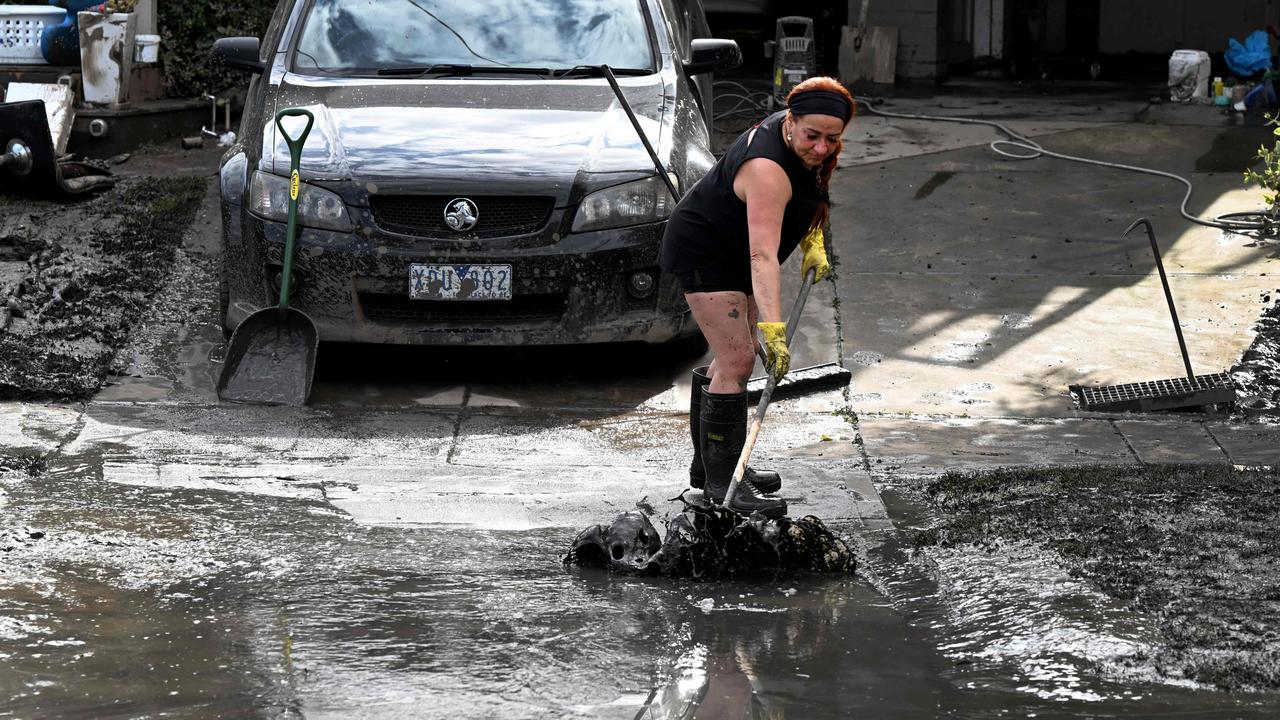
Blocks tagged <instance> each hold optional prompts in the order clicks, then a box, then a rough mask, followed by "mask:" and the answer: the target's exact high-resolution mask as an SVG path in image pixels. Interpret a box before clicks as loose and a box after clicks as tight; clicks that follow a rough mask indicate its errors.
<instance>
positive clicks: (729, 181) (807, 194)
mask: <svg viewBox="0 0 1280 720" xmlns="http://www.w3.org/2000/svg"><path fill="white" fill-rule="evenodd" d="M786 115H787V111H786V110H782V111H779V112H776V113H774V114H772V115H770V116H769V117H767V118H765V119H764V120H762V121H761V122H760V124H759V125H757V126H756V128H755V135H754V136H753V135H752V133H751V131H750V130H748V131H747V132H745V133H743V134H742V135H741V136H739V137H738V139H737V140H736V141H734V143H733V145H732V146H730V147H729V150H728V151H727V152H726V153H725V154H724V157H721V158H720V160H719V161H718V162H716V164H715V165H714V166H713V167H712V168H711V170H710V172H708V173H707V174H706V175H705V176H703V178H702V179H701V180H699V181H698V183H697V184H696V185H694V186H693V189H692V190H690V191H689V193H688V194H686V195H685V196H684V198H682V199H681V200H680V204H679V205H677V206H676V209H675V212H673V213H672V215H671V217H670V218H669V219H668V220H667V228H666V232H665V234H664V236H663V239H662V252H661V259H660V264H661V265H662V269H663V270H666V271H667V272H673V273H680V272H688V271H690V270H694V269H696V268H698V267H699V266H701V265H703V264H704V263H720V264H722V268H721V269H722V270H732V271H734V272H735V274H737V273H741V274H743V275H744V276H745V277H747V278H749V277H750V274H751V251H750V242H749V238H748V235H747V204H746V203H744V202H743V201H742V200H741V199H739V198H738V196H737V195H736V194H734V192H733V179H734V177H735V176H736V175H737V174H738V169H739V168H741V167H742V163H744V162H746V161H747V160H750V159H753V158H768V159H770V160H772V161H774V162H776V163H777V164H778V165H779V166H780V167H781V168H782V169H783V170H784V171H786V173H787V178H788V179H790V180H791V200H790V201H789V202H787V206H786V210H785V211H784V213H783V216H782V236H781V243H780V244H779V247H778V261H779V262H782V261H784V260H786V259H787V257H788V256H790V255H791V252H792V251H793V250H795V249H796V246H797V245H799V244H800V240H801V239H803V238H804V236H805V235H806V234H807V233H808V232H809V224H810V223H811V222H813V214H814V212H815V211H817V209H818V198H819V191H818V174H817V171H816V170H810V169H809V168H807V167H805V164H804V162H802V161H801V160H800V158H799V157H797V156H796V154H795V153H794V152H792V150H791V148H789V147H787V145H786V143H784V142H783V139H782V125H783V122H782V121H783V119H784V118H785V117H786ZM748 138H750V139H751V142H750V144H748V143H747V139H748Z"/></svg>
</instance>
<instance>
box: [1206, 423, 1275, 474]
mask: <svg viewBox="0 0 1280 720" xmlns="http://www.w3.org/2000/svg"><path fill="white" fill-rule="evenodd" d="M1206 427H1207V428H1208V430H1209V432H1210V433H1212V434H1213V438H1214V439H1215V440H1216V441H1217V442H1218V444H1220V445H1221V446H1222V448H1223V450H1224V451H1225V452H1226V453H1227V455H1228V456H1229V457H1230V458H1231V462H1232V464H1234V465H1244V466H1248V467H1272V468H1274V467H1280V426H1276V425H1270V424H1265V425H1264V424H1254V423H1250V424H1234V423H1225V422H1210V423H1207V424H1206Z"/></svg>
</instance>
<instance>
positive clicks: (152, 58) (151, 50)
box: [133, 35, 160, 63]
mask: <svg viewBox="0 0 1280 720" xmlns="http://www.w3.org/2000/svg"><path fill="white" fill-rule="evenodd" d="M159 59H160V36H159V35H135V36H134V38H133V61H134V62H137V63H153V62H157V61H158V60H159Z"/></svg>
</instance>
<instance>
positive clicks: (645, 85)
mask: <svg viewBox="0 0 1280 720" xmlns="http://www.w3.org/2000/svg"><path fill="white" fill-rule="evenodd" d="M284 2H285V3H288V2H289V0H284ZM437 5H440V7H437ZM447 5H448V7H446V4H445V3H435V2H430V1H427V2H418V3H407V2H403V1H395V2H393V1H390V0H388V1H387V2H375V3H355V2H351V1H350V0H315V2H312V3H310V4H308V3H306V2H299V3H297V4H296V5H294V6H293V7H292V11H291V12H289V13H287V14H286V13H283V12H279V11H278V12H277V15H276V17H275V18H273V21H272V25H271V26H270V27H268V30H267V33H266V37H267V38H268V40H267V42H268V43H270V42H273V38H274V42H276V47H274V48H272V47H260V48H259V49H258V53H259V57H260V58H261V63H260V64H261V65H262V68H261V72H262V74H261V76H258V77H255V78H254V81H253V83H252V84H251V86H250V90H249V96H248V99H247V101H246V110H245V114H244V118H243V120H242V123H241V130H242V131H241V135H240V138H239V139H238V141H237V144H236V145H235V146H233V147H232V148H231V149H230V151H228V153H227V154H226V155H225V157H224V160H223V166H222V172H221V182H222V205H223V213H222V215H223V244H224V254H223V258H224V266H223V273H222V281H223V292H222V306H223V324H224V328H225V329H226V330H230V329H233V328H234V327H235V326H236V324H238V323H239V322H241V321H242V320H243V319H244V318H245V317H247V316H248V315H249V314H251V313H252V312H254V311H255V310H257V309H259V308H261V307H265V306H268V305H270V304H272V303H273V302H274V294H275V293H277V292H278V287H279V285H278V282H279V280H278V275H279V272H280V269H281V259H282V255H283V245H284V235H285V228H284V222H283V221H282V218H283V212H282V207H283V205H284V202H283V200H284V198H285V197H286V194H287V179H286V178H285V175H286V174H287V172H288V150H287V148H286V146H285V144H284V140H283V138H282V137H280V136H279V134H278V132H277V131H276V129H275V128H274V126H273V123H272V121H271V118H272V117H273V115H274V113H275V112H276V111H277V110H278V109H280V108H285V107H305V108H307V109H308V110H310V111H311V112H312V113H313V114H314V115H315V125H314V128H313V130H312V132H311V135H310V137H309V138H308V141H307V145H306V147H305V148H304V149H303V153H302V158H301V169H300V173H301V178H302V181H303V184H302V190H301V195H300V198H299V206H300V210H301V212H300V215H301V220H300V226H301V227H300V233H299V237H298V241H297V243H298V246H297V257H296V259H295V264H294V276H295V278H294V291H293V294H292V297H291V305H292V306H294V307H298V308H299V309H301V310H304V311H305V312H307V314H308V315H309V316H310V317H311V318H312V319H313V320H314V321H315V323H316V326H317V328H318V330H319V333H320V337H321V338H322V339H324V340H335V341H355V342H375V343H400V344H437V345H438V344H483V345H527V344H546V345H552V344H572V343H603V342H626V341H638V342H648V343H660V342H668V341H673V340H679V339H682V338H685V337H689V336H691V335H693V334H696V333H697V328H696V325H695V324H694V323H693V321H692V319H691V317H690V315H689V310H688V307H687V306H686V305H685V304H684V301H683V297H682V295H681V293H680V291H679V288H678V286H677V284H676V283H675V282H674V278H670V277H667V276H663V275H662V274H661V273H660V271H659V270H658V268H657V251H658V245H659V243H660V241H661V237H662V232H663V228H664V226H665V219H666V217H667V216H668V215H669V214H670V212H671V210H672V209H674V205H675V201H674V199H673V198H671V196H670V194H669V192H668V191H667V189H666V187H665V185H664V184H663V183H662V182H661V181H660V178H658V177H657V175H656V171H655V169H654V165H653V162H652V160H651V158H650V157H649V155H648V154H647V152H646V151H645V149H644V146H643V144H642V143H641V141H640V139H639V137H637V135H636V132H635V129H634V128H633V127H632V125H631V124H630V122H629V120H628V119H627V116H626V114H625V111H624V110H623V108H622V106H621V105H620V104H619V102H618V99H617V97H616V96H615V95H614V93H613V92H612V90H611V89H610V87H609V85H608V83H607V82H606V80H604V79H603V78H601V77H598V75H597V74H595V73H593V72H591V69H592V68H591V67H590V66H595V65H598V64H600V63H602V62H605V63H609V64H611V65H615V64H616V65H617V67H616V68H615V72H616V73H617V75H618V80H619V83H620V87H621V89H622V92H623V94H624V95H625V97H626V99H627V102H628V104H630V106H631V107H632V109H633V110H634V112H635V113H636V115H637V117H638V118H639V122H640V123H641V126H642V127H643V129H644V131H645V133H646V134H647V136H648V138H649V140H650V142H651V143H652V144H653V145H654V147H655V149H656V150H657V151H658V154H659V157H660V158H661V160H662V162H663V163H664V164H665V165H666V166H667V168H668V170H669V172H670V173H671V174H672V175H673V176H674V178H675V180H676V182H677V185H678V186H679V187H681V188H688V187H690V186H691V185H692V184H693V183H695V182H697V180H698V179H699V178H701V177H702V175H703V174H705V173H706V171H707V170H708V169H709V168H710V166H711V164H712V163H713V162H714V158H713V157H712V156H711V154H710V151H709V149H708V148H709V135H708V131H707V125H706V112H705V110H706V105H705V104H704V103H703V98H704V97H707V99H708V100H709V96H707V94H706V93H707V91H708V90H709V87H710V83H709V82H707V80H709V78H706V77H705V76H699V77H694V75H693V72H691V71H690V70H689V67H687V66H685V65H684V64H683V63H684V62H687V61H688V60H689V57H690V43H691V40H692V39H695V38H697V37H698V36H699V35H704V36H705V20H703V19H702V11H701V8H700V6H698V5H696V3H694V4H686V3H683V2H680V1H679V0H663V2H661V3H660V2H658V0H645V1H644V2H641V1H640V0H577V1H576V2H572V3H569V4H568V5H565V4H564V3H559V2H551V0H536V1H534V2H523V3H518V4H516V3H509V2H503V1H500V0H484V1H483V2H481V3H479V4H469V9H467V10H460V9H458V8H456V7H452V5H454V4H447ZM564 7H574V8H576V9H577V12H576V13H575V14H574V15H573V17H571V18H564V17H560V18H559V20H556V17H557V16H555V15H554V13H553V11H556V12H558V10H556V9H557V8H564ZM424 9H425V10H429V11H430V12H424ZM476 13H479V14H476ZM485 13H488V15H487V16H486V15H485ZM504 13H505V14H504ZM548 13H551V14H548ZM366 16H368V17H366ZM495 17H502V18H506V20H504V21H503V22H496V21H495V20H494V18H495ZM482 20H483V21H482ZM522 23H523V25H522ZM442 25H448V27H449V29H448V30H443V29H442V28H441V26H442ZM544 25H545V26H548V27H544ZM550 26H554V27H550ZM336 28H343V29H344V32H343V33H339V32H337V31H336ZM392 28H395V30H394V31H393V30H392ZM531 28H532V29H531ZM344 33H345V34H346V35H352V36H353V37H354V38H357V39H358V38H364V40H365V41H364V42H356V41H355V40H354V39H353V38H352V37H345V36H344ZM392 35H394V38H393V39H392V40H387V41H385V42H382V43H381V44H379V43H375V42H373V41H372V40H371V38H373V37H384V36H387V37H389V36H392ZM340 36H343V37H340ZM233 40H234V41H235V42H236V43H238V44H239V45H241V46H244V47H248V48H249V50H248V52H252V48H254V47H257V46H256V45H253V44H251V43H246V42H244V41H245V40H252V39H243V38H236V39H233ZM225 42H227V41H220V43H225ZM216 52H217V50H215V53H216ZM241 52H245V51H244V50H241ZM255 64H256V63H254V62H252V61H250V62H247V63H244V64H242V65H241V66H242V67H245V69H251V70H254V71H255V72H256V71H257V68H256V67H252V66H254V65H255ZM701 69H702V68H698V70H701ZM428 270H430V272H432V273H434V274H433V275H431V277H432V278H434V280H433V282H437V283H443V282H444V281H445V279H448V280H449V281H450V282H453V281H458V282H460V283H463V284H464V287H460V288H458V289H452V288H444V287H443V285H437V286H432V287H430V288H427V287H425V286H423V285H422V284H421V283H422V282H423V279H424V277H426V276H425V275H424V273H426V272H428ZM503 272H505V273H506V274H505V275H503V274H502V273H503ZM486 273H487V274H486ZM415 277H416V281H417V282H418V283H419V284H418V285H417V286H415V285H414V282H415ZM499 277H501V280H500V281H498V280H496V278H499ZM486 278H487V279H488V281H489V283H490V284H489V285H488V286H485V287H481V284H482V283H485V282H486ZM494 282H499V285H494V284H493V283H494ZM415 287H416V290H415ZM508 298H509V299H508Z"/></svg>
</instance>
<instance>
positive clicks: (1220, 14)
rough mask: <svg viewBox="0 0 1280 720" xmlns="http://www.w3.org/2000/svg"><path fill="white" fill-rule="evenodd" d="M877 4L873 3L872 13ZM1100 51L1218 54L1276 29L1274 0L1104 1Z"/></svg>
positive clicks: (1055, 13) (1052, 28) (1056, 32)
mask: <svg viewBox="0 0 1280 720" xmlns="http://www.w3.org/2000/svg"><path fill="white" fill-rule="evenodd" d="M874 9H875V6H874V5H872V10H874ZM1099 10H1100V12H1101V18H1100V20H1099V24H1100V26H1101V27H1100V28H1099V37H1098V51H1099V52H1101V53H1104V54H1111V53H1126V52H1140V53H1168V52H1172V51H1174V50H1177V49H1180V48H1188V49H1194V50H1204V51H1206V52H1210V53H1219V52H1222V51H1224V50H1226V49H1227V38H1231V37H1234V38H1236V39H1237V40H1244V38H1245V36H1246V35H1248V34H1249V33H1251V32H1253V31H1254V30H1261V29H1262V28H1263V27H1264V26H1265V25H1267V24H1268V23H1271V24H1275V25H1280V2H1277V0H1212V2H1209V1H1208V0H1102V2H1101V6H1100V8H1099ZM1066 12H1067V0H1049V3H1048V20H1049V22H1048V32H1047V37H1046V38H1045V39H1046V43H1047V46H1048V47H1047V50H1048V52H1049V54H1051V55H1052V54H1056V53H1061V52H1062V51H1063V50H1064V48H1065V46H1066V34H1065V26H1066V22H1065V18H1066Z"/></svg>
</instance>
